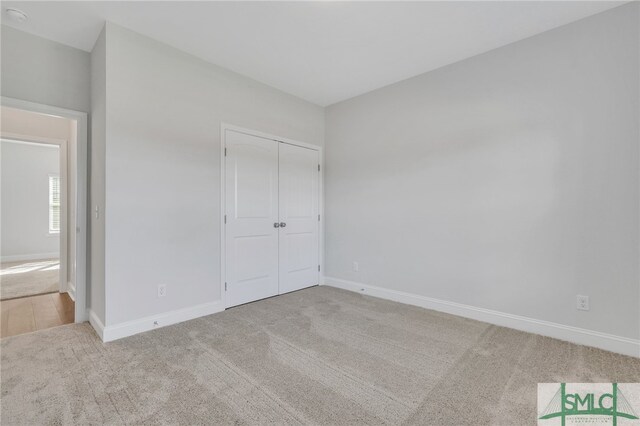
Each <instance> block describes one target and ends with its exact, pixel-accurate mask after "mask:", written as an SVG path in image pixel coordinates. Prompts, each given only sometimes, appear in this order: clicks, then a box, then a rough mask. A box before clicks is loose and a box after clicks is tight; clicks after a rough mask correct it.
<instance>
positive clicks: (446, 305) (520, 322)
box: [322, 277, 640, 357]
mask: <svg viewBox="0 0 640 426" xmlns="http://www.w3.org/2000/svg"><path fill="white" fill-rule="evenodd" d="M322 283H323V284H324V285H329V286H332V287H337V288H341V289H344V290H350V291H354V292H356V293H363V294H367V295H369V296H373V297H379V298H381V299H388V300H393V301H395V302H400V303H406V304H408V305H414V306H419V307H421V308H426V309H432V310H434V311H440V312H446V313H448V314H453V315H458V316H461V317H465V318H471V319H474V320H478V321H483V322H487V323H490V324H495V325H499V326H503V327H509V328H513V329H516V330H521V331H526V332H529V333H534V334H539V335H542V336H548V337H553V338H556V339H560V340H565V341H568V342H572V343H577V344H579V345H586V346H592V347H595V348H600V349H604V350H607V351H611V352H616V353H620V354H624V355H629V356H634V357H640V340H637V339H631V338H628V337H622V336H616V335H613V334H607V333H601V332H599V331H593V330H587V329H584V328H578V327H572V326H568V325H563V324H558V323H554V322H549V321H543V320H538V319H534V318H528V317H523V316H520V315H512V314H507V313H504V312H499V311H494V310H491V309H484V308H477V307H475V306H469V305H463V304H461V303H455V302H449V301H446V300H439V299H433V298H431V297H425V296H420V295H417V294H411V293H405V292H402V291H396V290H389V289H386V288H382V287H375V286H371V285H366V284H361V283H357V282H354V281H347V280H343V279H339V278H332V277H323V280H322Z"/></svg>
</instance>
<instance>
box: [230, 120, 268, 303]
mask: <svg viewBox="0 0 640 426" xmlns="http://www.w3.org/2000/svg"><path fill="white" fill-rule="evenodd" d="M225 140H226V145H225V147H226V149H227V154H226V166H225V196H226V203H225V206H226V215H227V223H226V225H225V239H226V241H225V244H226V282H227V294H226V297H227V307H230V306H235V305H240V304H243V303H247V302H251V301H253V300H258V299H263V298H265V297H270V296H274V295H277V294H278V229H277V228H274V226H273V224H274V223H275V222H279V220H278V143H277V142H275V141H272V140H268V139H263V138H259V137H257V136H250V135H246V134H243V133H239V132H234V131H231V130H226V137H225Z"/></svg>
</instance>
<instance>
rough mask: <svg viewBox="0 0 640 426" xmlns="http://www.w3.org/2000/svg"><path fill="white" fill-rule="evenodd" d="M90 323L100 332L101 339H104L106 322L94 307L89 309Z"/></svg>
mask: <svg viewBox="0 0 640 426" xmlns="http://www.w3.org/2000/svg"><path fill="white" fill-rule="evenodd" d="M89 324H91V327H93V329H94V330H95V331H96V333H98V336H99V337H100V339H101V340H104V324H103V323H102V321H101V320H100V318H98V315H96V313H95V312H94V311H93V310H92V309H89Z"/></svg>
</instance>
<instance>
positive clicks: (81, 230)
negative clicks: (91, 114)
mask: <svg viewBox="0 0 640 426" xmlns="http://www.w3.org/2000/svg"><path fill="white" fill-rule="evenodd" d="M0 105H2V106H6V107H10V108H16V109H21V110H24V111H29V112H34V113H39V114H46V115H52V116H56V117H62V118H66V119H69V120H72V121H75V122H76V134H75V137H76V170H75V178H76V179H75V181H76V188H75V189H76V191H75V192H76V199H75V200H68V201H69V202H68V203H66V204H67V209H68V208H69V207H70V208H73V209H75V218H76V232H75V239H76V257H75V264H76V282H75V312H74V321H75V322H77V323H80V322H85V321H88V320H89V315H88V313H87V158H88V157H87V154H88V141H87V140H88V122H87V113H86V112H82V111H75V110H70V109H65V108H59V107H56V106H52V105H46V104H40V103H36V102H30V101H25V100H22V99H15V98H9V97H6V96H2V97H0ZM19 136H20V137H19V139H21V140H25V136H24V135H19ZM16 137H17V135H14V139H15V138H16ZM8 139H10V138H8ZM27 139H33V138H29V137H27ZM36 142H37V141H36ZM66 160H67V159H65V161H66ZM68 176H69V173H67V177H68ZM65 186H66V185H65ZM65 191H66V188H65ZM66 213H67V214H68V210H67V212H66ZM66 226H67V227H68V224H66ZM60 239H61V241H62V235H61V236H60ZM65 243H66V237H65ZM65 256H66V255H65ZM67 276H68V271H67ZM65 279H66V277H65ZM66 285H67V283H66V282H65V283H64V286H65V287H66Z"/></svg>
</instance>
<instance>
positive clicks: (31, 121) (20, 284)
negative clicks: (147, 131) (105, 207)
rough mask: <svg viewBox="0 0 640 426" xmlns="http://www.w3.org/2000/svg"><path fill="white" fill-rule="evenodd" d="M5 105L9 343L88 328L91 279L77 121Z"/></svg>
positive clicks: (3, 217)
mask: <svg viewBox="0 0 640 426" xmlns="http://www.w3.org/2000/svg"><path fill="white" fill-rule="evenodd" d="M2 101H3V102H2V103H3V105H2V106H1V107H0V113H1V117H2V127H1V128H0V163H1V164H0V187H1V188H0V208H1V214H0V235H1V245H0V313H1V315H2V318H1V322H0V324H1V327H0V337H8V336H14V335H18V334H24V333H28V332H32V331H37V330H42V329H46V328H50V327H55V326H59V325H64V324H69V323H73V322H80V321H83V320H84V318H83V315H82V314H80V315H78V312H77V310H76V308H77V302H76V301H77V299H78V296H80V295H79V294H78V293H79V292H78V288H79V287H81V288H82V291H81V293H82V295H81V296H82V301H81V302H82V303H81V305H82V306H81V309H83V310H84V309H85V308H84V305H85V304H84V297H85V296H84V294H85V292H84V286H85V279H84V261H83V262H82V271H79V270H78V267H77V266H78V258H82V256H80V252H79V251H78V249H79V247H78V241H79V238H78V234H79V232H78V230H79V229H80V226H79V225H80V223H79V222H80V218H81V217H80V216H79V215H78V208H77V207H78V203H77V200H78V197H79V195H80V194H79V186H78V183H79V182H78V176H79V173H78V161H77V159H78V121H77V120H74V119H72V118H69V117H64V116H58V115H52V114H43V113H40V112H34V111H30V110H27V109H21V108H15V107H11V106H7V105H6V99H5V98H3V99H2ZM16 102H18V103H20V102H21V101H16ZM83 142H84V143H86V140H84V141H83ZM81 180H82V179H81ZM81 187H82V188H84V185H82V186H81ZM81 198H83V199H84V197H81ZM82 222H83V223H84V221H82ZM82 250H84V244H83V245H82Z"/></svg>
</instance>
